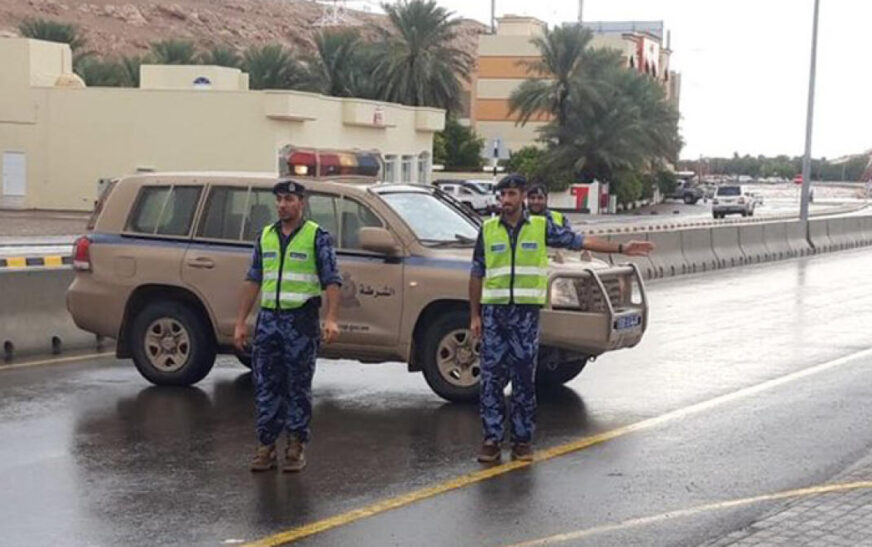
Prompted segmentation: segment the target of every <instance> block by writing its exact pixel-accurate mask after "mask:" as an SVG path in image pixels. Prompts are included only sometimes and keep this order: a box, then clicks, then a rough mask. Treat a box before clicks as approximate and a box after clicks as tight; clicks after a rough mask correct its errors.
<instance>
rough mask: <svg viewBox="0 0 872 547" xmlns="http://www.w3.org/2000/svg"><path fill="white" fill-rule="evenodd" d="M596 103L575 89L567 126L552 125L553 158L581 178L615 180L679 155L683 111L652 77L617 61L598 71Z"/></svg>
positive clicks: (547, 133) (546, 135) (547, 132)
mask: <svg viewBox="0 0 872 547" xmlns="http://www.w3.org/2000/svg"><path fill="white" fill-rule="evenodd" d="M595 77H596V82H597V87H598V88H599V89H598V100H597V101H585V100H584V99H583V98H582V95H584V94H585V93H586V92H585V91H584V90H583V88H576V87H574V86H571V87H570V94H569V97H568V99H567V105H568V107H567V110H566V117H565V121H564V125H563V126H560V125H558V124H557V123H550V124H549V125H548V126H547V127H546V128H545V130H544V131H543V137H544V138H545V139H547V140H550V141H551V142H552V143H557V144H554V145H553V146H552V147H551V148H549V151H548V161H549V162H551V163H552V164H553V165H555V166H557V168H558V169H560V168H562V169H567V170H570V171H571V172H573V173H576V174H578V175H579V176H580V177H581V179H582V180H592V179H594V178H596V179H599V180H605V181H610V180H613V179H614V177H615V174H616V173H625V172H632V171H635V172H638V171H641V170H643V169H645V168H646V167H649V166H651V165H653V164H655V163H657V162H659V161H660V160H661V159H662V158H671V157H674V156H675V155H677V153H678V150H679V148H680V142H681V141H680V138H679V137H678V113H677V111H676V110H675V108H674V107H673V106H672V105H670V104H669V103H668V102H667V101H666V100H665V96H664V93H663V91H662V89H660V87H659V85H658V84H657V83H656V82H654V81H653V80H651V78H649V77H647V76H644V75H640V74H638V73H636V72H633V71H630V70H626V69H624V68H622V67H620V66H618V65H616V66H613V67H611V68H605V69H604V70H603V71H601V72H597V73H596V74H595Z"/></svg>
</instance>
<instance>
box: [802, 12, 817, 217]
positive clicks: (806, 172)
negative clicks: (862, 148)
mask: <svg viewBox="0 0 872 547" xmlns="http://www.w3.org/2000/svg"><path fill="white" fill-rule="evenodd" d="M819 6H820V0H814V23H813V25H812V37H811V68H810V69H809V74H808V113H807V114H806V119H805V156H803V158H802V198H801V200H800V204H799V220H800V222H802V223H803V225H804V226H806V228H807V227H808V193H809V188H810V187H811V127H812V121H813V119H814V82H815V68H816V65H817V35H818V9H819Z"/></svg>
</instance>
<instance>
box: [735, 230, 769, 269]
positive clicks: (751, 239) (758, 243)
mask: <svg viewBox="0 0 872 547" xmlns="http://www.w3.org/2000/svg"><path fill="white" fill-rule="evenodd" d="M739 245H740V246H741V247H742V252H743V253H745V257H746V259H747V262H748V263H751V264H759V263H761V262H767V261H769V260H771V259H772V255H771V253H770V252H769V248H768V247H767V246H766V240H765V238H764V236H763V226H761V225H759V224H756V225H754V224H752V225H747V226H739Z"/></svg>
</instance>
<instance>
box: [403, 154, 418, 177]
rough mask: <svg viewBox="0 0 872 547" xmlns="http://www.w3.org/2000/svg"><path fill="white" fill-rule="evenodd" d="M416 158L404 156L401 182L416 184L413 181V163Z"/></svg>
mask: <svg viewBox="0 0 872 547" xmlns="http://www.w3.org/2000/svg"><path fill="white" fill-rule="evenodd" d="M414 160H415V156H403V165H402V173H401V175H402V177H401V180H400V182H415V181H414V180H412V162H413V161H414Z"/></svg>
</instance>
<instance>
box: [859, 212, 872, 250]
mask: <svg viewBox="0 0 872 547" xmlns="http://www.w3.org/2000/svg"><path fill="white" fill-rule="evenodd" d="M860 223H861V224H862V225H863V245H872V217H860Z"/></svg>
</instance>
